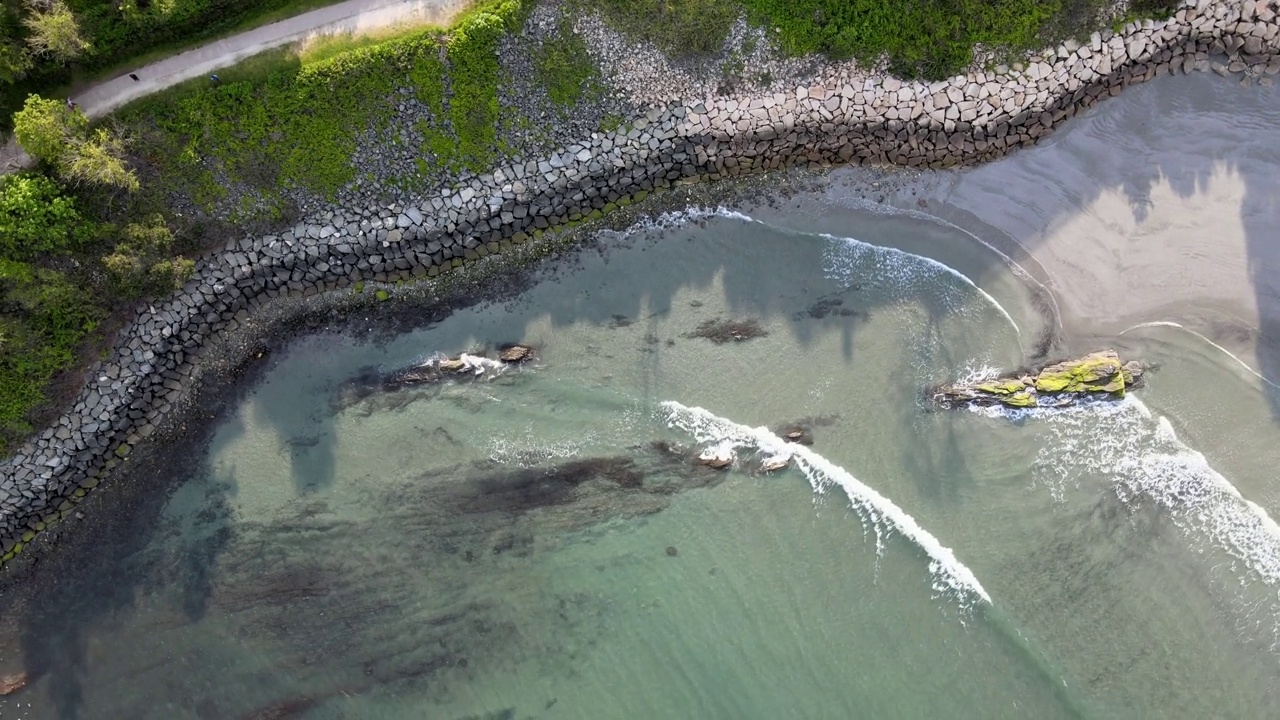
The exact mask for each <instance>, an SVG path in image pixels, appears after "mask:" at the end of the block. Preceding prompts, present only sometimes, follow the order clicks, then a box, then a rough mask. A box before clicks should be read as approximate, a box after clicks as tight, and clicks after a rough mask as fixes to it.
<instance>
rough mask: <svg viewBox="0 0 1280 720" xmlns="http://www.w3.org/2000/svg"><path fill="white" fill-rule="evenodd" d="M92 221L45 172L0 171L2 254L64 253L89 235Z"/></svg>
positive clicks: (18, 255) (0, 238) (15, 256)
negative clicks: (19, 172) (7, 173)
mask: <svg viewBox="0 0 1280 720" xmlns="http://www.w3.org/2000/svg"><path fill="white" fill-rule="evenodd" d="M89 227H90V224H89V223H88V222H87V221H86V220H85V219H84V218H83V217H82V216H81V215H80V212H79V211H78V210H77V209H76V203H75V200H73V199H72V198H69V197H66V196H65V195H63V194H62V188H60V187H58V184H57V183H55V182H54V181H52V180H50V179H49V178H47V177H45V176H43V175H37V174H34V173H22V174H17V175H0V257H6V258H11V259H21V258H30V257H32V256H34V255H36V254H37V253H63V252H67V251H70V250H74V249H76V247H77V246H78V245H79V244H80V243H81V242H82V241H83V240H85V239H86V237H87V234H88V232H89Z"/></svg>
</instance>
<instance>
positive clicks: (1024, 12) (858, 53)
mask: <svg viewBox="0 0 1280 720" xmlns="http://www.w3.org/2000/svg"><path fill="white" fill-rule="evenodd" d="M578 2H579V4H580V6H582V7H592V6H593V5H595V6H598V7H599V8H600V9H601V11H602V12H603V13H604V15H605V18H606V20H608V21H609V22H610V23H611V24H612V25H613V26H614V27H617V28H618V29H619V30H621V31H623V32H626V33H627V34H629V35H631V36H633V37H638V38H641V39H645V40H649V41H652V42H654V43H655V44H657V45H658V46H660V47H662V48H663V49H664V50H666V51H667V52H670V53H673V54H676V55H692V54H707V53H712V52H717V51H719V50H720V49H721V47H722V46H723V44H724V41H725V38H726V36H727V34H728V31H729V27H730V25H732V24H733V21H734V20H735V19H736V18H738V17H739V16H742V15H745V16H746V18H747V20H748V21H749V22H750V23H751V24H753V25H755V26H757V27H762V28H764V29H765V30H766V31H767V32H769V33H770V34H771V35H772V36H773V37H774V38H775V40H776V41H777V42H778V44H779V45H780V46H781V47H782V49H783V50H785V51H786V52H788V53H791V54H795V55H801V54H806V53H824V54H826V55H828V56H830V57H833V58H840V59H843V58H850V57H852V58H857V59H858V60H859V61H861V62H864V63H874V62H876V61H878V60H879V59H880V58H882V57H887V58H888V59H889V63H890V67H891V69H892V70H893V71H894V72H895V73H897V74H899V75H902V76H904V77H924V78H929V79H939V78H945V77H948V76H950V75H954V74H955V73H957V72H958V71H960V70H961V69H962V68H964V67H965V66H967V65H968V64H969V63H970V62H972V60H973V49H974V46H975V45H982V46H983V47H986V48H989V49H992V50H995V51H997V52H999V51H1003V52H1006V53H1019V52H1026V51H1034V50H1039V49H1041V48H1043V47H1045V46H1047V45H1049V44H1052V43H1054V42H1058V41H1061V40H1064V39H1066V38H1068V37H1073V36H1076V35H1081V34H1085V33H1088V32H1090V31H1092V30H1093V29H1095V28H1094V27H1093V25H1094V24H1095V23H1096V22H1097V21H1098V20H1100V19H1102V18H1101V17H1100V16H1101V15H1102V13H1103V12H1104V11H1105V10H1106V9H1107V7H1108V6H1109V3H1107V2H1105V0H905V1H904V0H578ZM1175 6H1176V3H1175V2H1174V0H1138V2H1137V3H1135V4H1134V7H1133V11H1134V13H1135V14H1134V18H1136V17H1154V16H1167V15H1169V14H1171V13H1172V11H1173V9H1174V8H1175ZM1134 18H1128V19H1134Z"/></svg>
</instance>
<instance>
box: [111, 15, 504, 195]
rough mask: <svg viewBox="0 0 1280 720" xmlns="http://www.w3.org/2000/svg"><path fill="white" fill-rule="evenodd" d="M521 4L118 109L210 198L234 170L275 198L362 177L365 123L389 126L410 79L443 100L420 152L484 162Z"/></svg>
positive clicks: (168, 174)
mask: <svg viewBox="0 0 1280 720" xmlns="http://www.w3.org/2000/svg"><path fill="white" fill-rule="evenodd" d="M524 7H525V3H524V2H521V0H502V1H500V2H491V3H487V4H483V5H480V6H478V7H477V8H475V9H474V10H473V11H471V12H470V13H468V14H467V15H465V16H464V17H462V18H460V19H459V21H458V23H457V25H456V26H455V28H454V29H453V31H452V32H451V33H450V34H449V35H447V36H444V35H442V34H441V33H440V32H439V31H437V30H426V31H422V32H418V33H414V34H411V35H408V36H405V37H401V38H396V39H392V40H388V41H385V42H382V43H378V44H376V45H371V46H367V47H360V48H356V49H354V50H350V51H348V52H343V53H341V54H338V55H335V56H332V57H326V58H323V59H320V60H317V61H306V60H303V59H299V58H297V57H290V58H287V59H286V58H281V59H280V60H279V61H278V62H276V63H274V65H272V66H271V67H268V68H266V69H265V70H264V71H261V72H257V73H249V74H247V75H246V76H244V77H233V76H231V75H230V74H226V75H225V76H224V77H223V80H222V82H221V83H219V84H217V85H210V84H208V83H200V82H197V83H192V84H188V85H186V86H180V87H178V88H175V89H174V90H173V91H171V92H169V93H166V94H162V95H158V96H156V97H155V98H152V99H150V100H148V101H144V102H141V103H139V104H137V105H135V106H133V107H132V108H129V109H127V110H126V111H125V112H123V113H121V116H120V117H121V119H122V121H123V122H125V123H127V124H128V125H129V126H131V127H133V128H135V129H136V131H137V132H138V133H139V134H140V136H141V141H140V142H139V143H138V146H139V151H140V152H141V153H143V154H144V156H145V157H146V159H147V161H148V163H150V164H152V165H153V166H154V167H155V168H157V169H158V170H159V172H161V173H162V175H163V176H164V177H165V178H166V182H167V183H169V184H171V185H172V186H175V187H180V188H182V189H183V190H184V191H186V192H187V194H188V195H190V196H191V197H193V198H195V199H196V201H197V202H198V203H200V204H201V205H203V206H205V207H209V206H210V205H211V204H212V203H214V202H216V201H217V200H219V199H221V198H222V197H224V196H225V193H226V183H225V180H226V179H230V180H232V181H234V182H242V183H248V184H250V185H252V186H253V187H255V188H256V189H257V190H258V191H259V193H260V194H261V195H262V197H265V198H276V199H277V200H278V199H279V195H280V193H279V191H280V189H281V188H284V187H291V186H292V187H300V188H306V189H309V190H312V191H314V192H317V193H321V194H326V195H331V194H333V193H334V192H336V191H337V190H338V189H339V188H341V187H342V186H344V185H346V184H347V183H350V182H351V181H352V180H354V179H355V169H354V168H353V167H352V164H351V162H350V160H351V155H352V153H353V152H354V151H355V148H356V139H357V135H358V133H360V132H362V131H363V130H364V129H366V128H370V127H372V128H375V129H377V128H380V127H385V124H386V123H387V121H388V120H389V119H390V118H391V116H392V114H393V113H394V112H395V110H396V104H397V103H398V102H399V99H398V98H397V97H396V96H395V90H396V88H397V87H398V86H399V85H401V84H403V81H404V79H405V78H407V79H408V80H409V82H410V83H412V84H413V89H414V91H415V93H416V95H417V97H418V99H419V100H420V101H421V102H423V103H424V104H426V105H427V106H428V107H429V108H431V109H433V110H435V113H433V114H434V115H435V118H434V120H433V122H431V123H430V125H429V127H424V128H422V130H423V135H424V137H426V138H427V140H426V143H425V145H426V147H424V148H423V150H424V154H425V155H426V156H427V157H428V158H429V159H434V160H435V161H436V162H438V163H440V164H443V165H446V166H449V165H455V164H456V165H460V166H464V167H468V168H471V169H473V170H477V171H478V170H481V169H483V168H484V167H485V166H487V165H488V164H489V163H490V162H491V161H492V160H493V158H494V156H495V153H496V151H497V147H498V137H497V122H498V70H499V67H498V61H497V54H496V49H497V43H498V40H499V39H500V38H501V36H502V35H503V34H504V33H505V32H507V31H508V30H509V29H512V28H514V27H518V25H519V23H520V22H522V21H523V15H522V13H523V11H524Z"/></svg>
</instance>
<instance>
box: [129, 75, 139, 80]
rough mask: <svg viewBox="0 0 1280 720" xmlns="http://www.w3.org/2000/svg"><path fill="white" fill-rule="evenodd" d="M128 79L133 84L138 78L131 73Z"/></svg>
mask: <svg viewBox="0 0 1280 720" xmlns="http://www.w3.org/2000/svg"><path fill="white" fill-rule="evenodd" d="M129 79H130V80H132V81H134V82H138V76H137V75H134V74H133V73H129Z"/></svg>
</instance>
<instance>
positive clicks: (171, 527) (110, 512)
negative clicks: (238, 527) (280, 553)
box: [0, 411, 232, 719]
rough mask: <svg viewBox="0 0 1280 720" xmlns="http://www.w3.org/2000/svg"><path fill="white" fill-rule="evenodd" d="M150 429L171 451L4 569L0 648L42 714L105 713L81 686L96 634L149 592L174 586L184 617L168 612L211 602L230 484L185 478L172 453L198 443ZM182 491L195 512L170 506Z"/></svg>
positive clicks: (190, 617)
mask: <svg viewBox="0 0 1280 720" xmlns="http://www.w3.org/2000/svg"><path fill="white" fill-rule="evenodd" d="M216 414H217V413H216V411H215V412H214V413H211V414H210V415H208V416H207V417H205V418H204V420H206V421H208V422H210V423H211V422H212V421H213V419H214V417H215V416H216ZM155 437H156V439H157V445H163V446H166V447H167V448H168V449H169V450H170V451H172V452H171V453H152V456H151V457H150V458H145V457H139V458H138V462H137V465H136V466H135V467H134V469H133V470H132V471H131V472H130V474H129V483H130V488H129V491H128V492H104V493H95V494H93V495H91V496H90V497H89V499H88V500H87V501H86V502H84V503H82V504H81V505H80V510H81V512H82V513H83V514H84V516H85V517H84V518H83V519H82V520H81V521H80V522H79V523H77V524H75V525H72V526H69V527H67V528H66V529H54V530H51V531H49V532H48V537H47V538H46V541H48V542H50V543H52V548H51V550H50V551H48V552H45V553H42V554H40V555H39V556H37V557H34V558H31V557H29V558H27V559H26V560H25V561H22V560H19V561H15V562H14V563H11V564H10V567H8V568H6V570H5V571H4V572H3V576H0V658H14V657H20V658H21V663H22V669H23V670H24V671H25V672H26V673H27V674H28V676H29V677H30V680H31V683H32V685H34V686H37V687H33V688H28V690H26V691H24V693H32V692H38V693H40V695H41V696H42V700H43V701H45V702H46V703H47V705H46V707H48V708H50V710H51V711H50V712H49V713H48V714H47V715H46V716H47V717H57V718H68V719H70V718H88V717H103V715H101V714H99V710H97V709H95V708H94V707H92V706H90V705H87V704H86V699H85V697H84V694H83V683H84V680H85V677H86V675H87V673H88V672H89V667H90V665H92V664H93V660H92V656H93V655H95V654H96V652H95V650H94V648H93V644H94V641H93V635H94V633H95V631H98V630H100V629H101V628H103V627H104V626H108V625H110V624H112V623H114V622H117V621H118V620H119V619H120V618H127V617H129V616H130V615H131V614H133V613H136V612H139V611H140V609H141V608H140V606H139V600H140V599H141V598H143V597H145V596H146V595H147V594H148V593H151V592H153V591H155V590H157V589H159V588H169V589H176V592H177V593H178V594H179V597H178V598H177V602H175V603H173V606H174V607H178V608H181V611H182V614H183V617H182V618H180V619H177V618H175V619H174V620H172V621H171V622H178V623H183V622H187V623H190V622H198V621H199V620H201V619H202V618H203V617H204V616H205V614H206V612H207V610H208V606H209V600H210V597H211V594H212V591H213V585H214V582H215V580H214V575H215V572H216V565H217V562H218V558H219V556H220V555H221V554H222V553H223V552H224V551H225V549H226V548H227V546H228V544H229V543H230V542H231V539H232V538H231V533H232V531H231V526H230V522H229V519H230V509H229V507H228V504H227V494H226V493H227V491H228V490H229V486H228V485H227V484H226V483H222V482H204V483H186V482H184V481H185V480H186V474H185V473H178V474H175V473H174V463H175V458H176V457H184V456H185V457H189V458H196V457H198V451H197V449H196V448H194V447H191V446H190V445H189V444H188V443H185V442H183V438H182V437H181V436H176V437H163V436H160V435H157V436H155ZM181 494H185V495H186V496H187V497H186V498H185V499H186V500H189V501H191V502H194V503H196V504H198V506H199V507H200V510H199V512H198V513H196V514H194V515H192V516H190V517H186V518H181V519H179V518H175V517H173V516H170V515H169V514H168V513H167V511H166V510H167V508H168V507H169V506H170V503H171V501H172V499H173V498H174V497H175V496H176V495H181ZM155 657H156V658H163V657H164V654H163V652H160V653H157V655H156V656H155ZM161 662H163V661H162V660H161ZM24 699H28V698H24Z"/></svg>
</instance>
